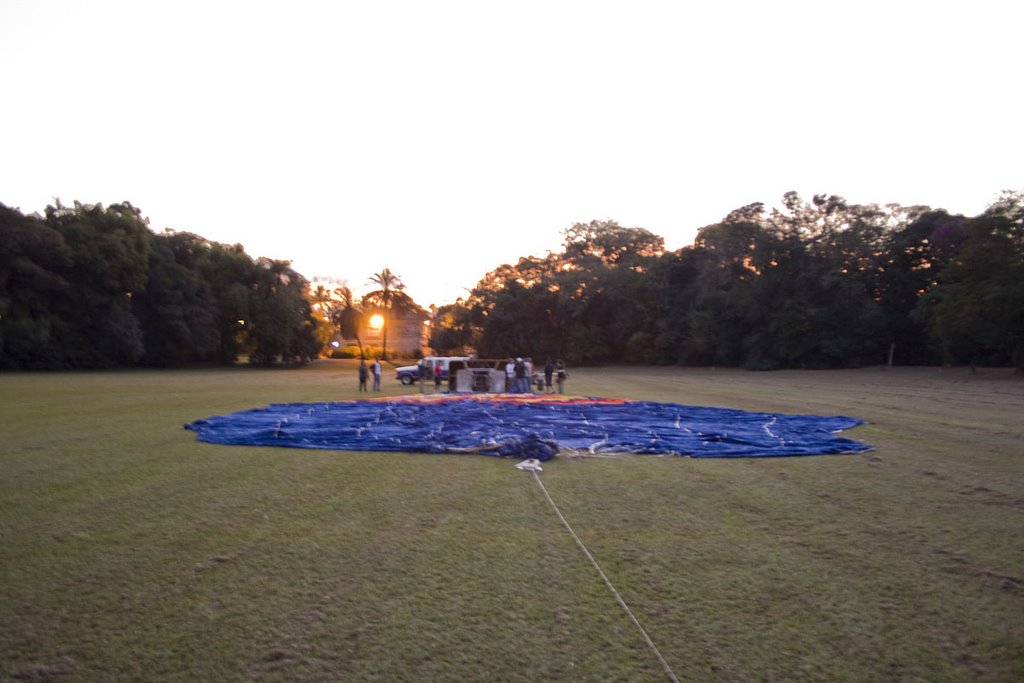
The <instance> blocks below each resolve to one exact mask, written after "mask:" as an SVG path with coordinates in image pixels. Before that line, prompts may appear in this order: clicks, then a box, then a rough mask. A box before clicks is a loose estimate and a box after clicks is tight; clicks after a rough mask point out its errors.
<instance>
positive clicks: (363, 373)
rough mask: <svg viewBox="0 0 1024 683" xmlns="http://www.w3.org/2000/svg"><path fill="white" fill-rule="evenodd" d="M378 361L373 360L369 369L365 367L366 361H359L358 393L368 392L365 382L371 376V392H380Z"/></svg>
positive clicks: (376, 359)
mask: <svg viewBox="0 0 1024 683" xmlns="http://www.w3.org/2000/svg"><path fill="white" fill-rule="evenodd" d="M380 372H381V367H380V359H379V358H374V359H373V364H372V365H370V366H369V367H368V366H367V365H366V359H365V358H364V359H361V360H360V361H359V391H369V390H368V389H367V388H366V381H367V380H368V379H369V378H370V375H371V374H372V375H373V390H374V391H380Z"/></svg>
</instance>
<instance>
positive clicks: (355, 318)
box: [331, 286, 365, 358]
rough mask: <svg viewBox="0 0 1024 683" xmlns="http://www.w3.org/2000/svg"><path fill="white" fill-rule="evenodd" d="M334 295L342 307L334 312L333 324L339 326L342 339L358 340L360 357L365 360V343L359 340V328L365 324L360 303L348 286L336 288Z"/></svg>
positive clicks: (332, 316)
mask: <svg viewBox="0 0 1024 683" xmlns="http://www.w3.org/2000/svg"><path fill="white" fill-rule="evenodd" d="M334 295H335V296H336V297H337V299H338V301H340V303H341V305H340V306H336V307H334V309H333V310H332V312H331V313H332V315H331V322H333V323H334V324H335V325H337V327H338V331H339V332H341V336H342V337H345V338H346V339H348V338H354V339H355V340H356V344H358V345H359V357H360V358H364V357H365V354H364V353H363V342H362V340H360V339H359V328H360V327H361V326H362V324H363V311H362V310H361V309H360V307H359V302H357V301H356V298H355V296H354V295H353V294H352V290H351V289H349V288H348V287H347V286H343V287H338V288H336V289H335V290H334Z"/></svg>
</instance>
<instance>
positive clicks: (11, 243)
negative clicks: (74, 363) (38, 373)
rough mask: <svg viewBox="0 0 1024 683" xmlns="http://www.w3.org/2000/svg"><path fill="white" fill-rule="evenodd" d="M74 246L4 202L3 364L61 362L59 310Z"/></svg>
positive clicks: (0, 263) (0, 257) (0, 243)
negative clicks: (69, 246)
mask: <svg viewBox="0 0 1024 683" xmlns="http://www.w3.org/2000/svg"><path fill="white" fill-rule="evenodd" d="M70 265H71V250H70V249H69V248H68V246H67V243H66V242H65V241H64V236H63V235H62V234H61V233H60V232H59V231H57V230H56V229H55V228H53V227H52V226H50V225H48V224H47V223H46V222H44V221H43V220H42V219H41V218H38V217H26V216H22V215H21V213H20V212H18V211H15V210H14V209H9V208H8V207H6V206H4V205H3V204H0V367H4V368H22V367H60V366H61V365H62V359H61V358H60V357H59V356H60V349H59V345H60V339H59V328H60V322H61V321H60V318H59V312H58V311H57V310H55V309H56V308H57V306H58V303H59V302H60V301H61V299H62V298H63V297H64V296H65V295H66V293H67V291H68V290H69V289H70V287H71V285H70V284H69V282H68V280H67V279H66V278H65V277H64V273H66V272H67V270H68V268H69V267H70Z"/></svg>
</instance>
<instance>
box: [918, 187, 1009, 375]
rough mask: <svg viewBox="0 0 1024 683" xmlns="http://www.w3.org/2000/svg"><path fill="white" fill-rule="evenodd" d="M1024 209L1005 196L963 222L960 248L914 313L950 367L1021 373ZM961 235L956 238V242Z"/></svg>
mask: <svg viewBox="0 0 1024 683" xmlns="http://www.w3.org/2000/svg"><path fill="white" fill-rule="evenodd" d="M1022 206H1024V201H1022V196H1021V195H1020V194H1014V193H1008V194H1007V195H1005V196H1004V197H1003V199H1002V200H1000V202H997V203H996V204H994V205H993V206H992V207H990V208H989V210H988V211H986V212H985V213H984V214H983V215H981V216H978V217H976V218H973V219H969V220H966V221H965V222H964V223H963V238H962V242H961V244H960V245H959V248H957V249H956V251H955V252H954V253H953V254H952V255H951V257H950V258H949V262H948V263H947V264H945V266H944V267H943V268H942V269H941V271H940V272H939V273H938V275H937V285H936V286H935V287H934V288H933V289H931V290H930V291H929V292H928V293H927V294H926V295H925V296H924V297H923V299H922V300H921V302H920V305H919V307H918V309H917V311H916V316H917V318H918V319H919V320H922V321H924V323H925V324H926V326H927V328H928V331H929V332H930V333H931V334H932V336H933V338H934V339H935V340H936V341H937V342H938V344H939V346H940V349H941V353H942V357H943V360H944V361H945V362H948V363H964V362H966V363H971V364H1013V365H1014V366H1015V367H1017V368H1021V369H1024V210H1022V209H1021V207H1022ZM959 238H960V235H959V234H957V235H956V239H957V240H959Z"/></svg>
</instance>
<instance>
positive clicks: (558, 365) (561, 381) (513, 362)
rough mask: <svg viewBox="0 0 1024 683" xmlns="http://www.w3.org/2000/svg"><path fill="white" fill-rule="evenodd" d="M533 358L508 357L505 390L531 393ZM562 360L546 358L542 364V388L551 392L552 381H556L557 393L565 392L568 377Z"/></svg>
mask: <svg viewBox="0 0 1024 683" xmlns="http://www.w3.org/2000/svg"><path fill="white" fill-rule="evenodd" d="M533 374H534V365H533V359H532V358H530V357H529V356H527V357H526V358H522V357H516V358H509V360H508V363H506V364H505V391H506V392H510V393H513V394H531V393H533ZM568 376H569V375H568V373H566V371H565V363H564V362H563V361H558V362H554V361H552V360H551V359H550V358H548V360H547V363H545V364H544V390H545V391H546V392H547V393H549V394H550V393H553V392H554V388H553V386H552V381H554V382H555V383H557V386H558V393H560V394H564V393H565V380H566V378H567V377H568Z"/></svg>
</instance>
